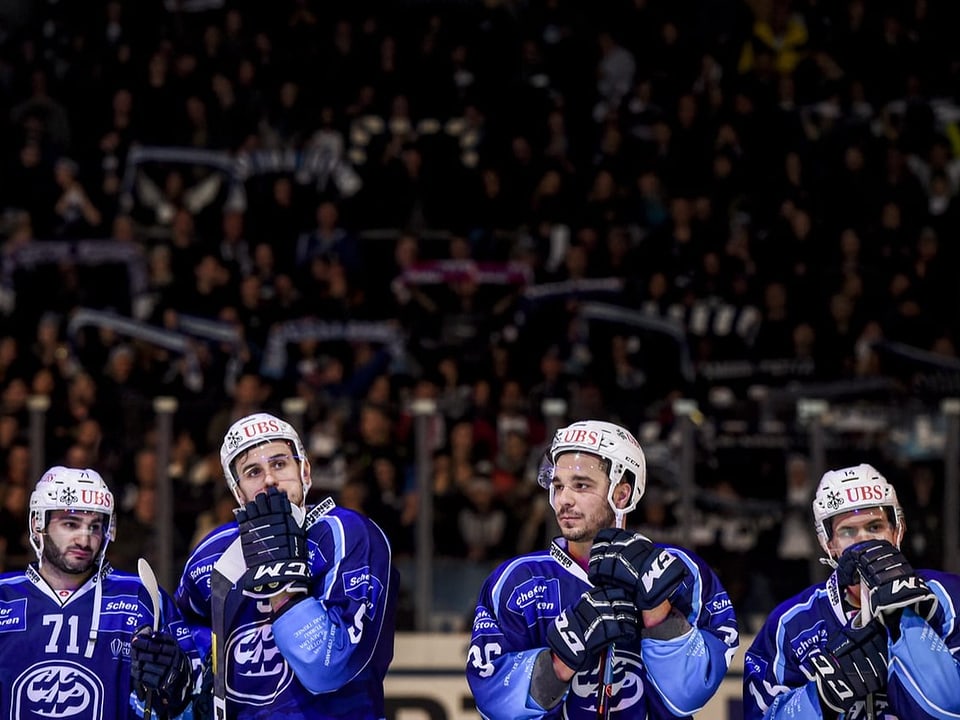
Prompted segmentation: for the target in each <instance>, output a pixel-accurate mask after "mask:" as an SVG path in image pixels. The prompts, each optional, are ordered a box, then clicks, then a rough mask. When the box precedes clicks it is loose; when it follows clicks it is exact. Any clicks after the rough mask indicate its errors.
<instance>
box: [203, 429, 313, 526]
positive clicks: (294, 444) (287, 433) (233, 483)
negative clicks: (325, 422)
mask: <svg viewBox="0 0 960 720" xmlns="http://www.w3.org/2000/svg"><path fill="white" fill-rule="evenodd" d="M275 440H280V441H283V442H286V443H288V444H289V445H290V448H291V450H292V451H293V454H294V457H295V459H297V460H299V461H300V482H301V485H302V487H303V502H304V503H306V499H307V493H308V492H309V491H310V484H311V480H310V475H309V474H307V473H305V472H304V463H305V462H306V460H307V451H306V448H304V446H303V442H302V441H301V440H300V435H299V434H298V433H297V431H296V430H294V429H293V426H292V425H291V424H290V423H288V422H286V421H285V420H281V419H280V418H278V417H276V416H274V415H271V414H270V413H254V414H253V415H247V416H246V417H243V418H240V419H239V420H237V421H236V422H235V423H234V424H233V425H231V426H230V429H229V430H227V434H226V435H225V436H224V438H223V444H222V445H221V446H220V467H221V468H222V469H223V477H224V478H226V481H227V485H228V486H229V487H230V492H232V493H233V496H234V498H236V500H237V503H238V504H239V505H240V506H241V507H242V506H243V504H244V500H243V498H242V497H241V496H240V479H239V478H238V477H237V473H236V471H235V469H234V467H233V465H234V462H235V461H236V459H237V458H238V457H240V455H242V454H244V453H245V452H247V451H249V450H252V449H253V448H255V447H256V446H258V445H263V444H264V443H268V442H272V441H275Z"/></svg>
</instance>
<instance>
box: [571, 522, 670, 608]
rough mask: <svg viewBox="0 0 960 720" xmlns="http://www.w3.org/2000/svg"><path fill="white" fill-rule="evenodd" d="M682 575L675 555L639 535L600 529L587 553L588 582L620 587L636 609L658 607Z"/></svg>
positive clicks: (668, 595) (613, 529)
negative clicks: (588, 562) (626, 593)
mask: <svg viewBox="0 0 960 720" xmlns="http://www.w3.org/2000/svg"><path fill="white" fill-rule="evenodd" d="M686 574H687V568H686V566H685V565H684V564H683V562H681V561H680V559H679V558H677V556H676V555H674V554H673V553H671V552H670V551H669V550H667V549H665V548H658V547H657V546H656V545H654V544H653V543H652V542H650V541H649V540H648V539H647V538H645V537H644V536H643V535H640V534H639V533H632V532H627V531H626V530H618V529H615V528H607V529H605V530H601V531H600V532H599V533H597V537H596V538H594V541H593V547H592V548H591V550H590V570H589V576H590V582H592V583H593V584H594V585H603V586H606V587H610V586H614V587H619V588H623V589H624V590H626V591H627V592H628V593H630V594H631V597H632V598H633V601H634V602H635V603H636V606H637V609H638V610H653V609H654V608H655V607H657V606H658V605H660V604H661V603H662V602H663V601H664V600H666V599H668V598H669V597H670V595H671V594H672V593H673V591H674V590H676V589H677V587H678V586H679V585H680V583H682V582H683V579H684V577H686Z"/></svg>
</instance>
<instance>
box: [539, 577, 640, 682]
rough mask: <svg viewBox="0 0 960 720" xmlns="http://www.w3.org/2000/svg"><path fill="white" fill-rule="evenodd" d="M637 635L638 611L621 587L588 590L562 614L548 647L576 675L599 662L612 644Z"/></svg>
mask: <svg viewBox="0 0 960 720" xmlns="http://www.w3.org/2000/svg"><path fill="white" fill-rule="evenodd" d="M636 635H637V610H636V608H635V607H634V605H633V600H632V599H631V598H630V596H629V595H628V594H627V593H626V592H624V591H623V590H621V589H620V588H602V587H595V588H590V589H589V590H587V591H586V592H585V593H583V595H581V596H580V599H579V600H578V601H577V602H576V603H575V604H574V605H573V606H571V607H568V608H566V609H565V610H564V611H563V612H561V613H560V614H559V615H558V616H557V617H556V618H555V619H554V621H553V623H552V624H551V625H550V628H549V630H548V631H547V644H548V645H549V646H550V649H551V650H553V652H554V653H555V654H556V655H557V657H558V658H560V660H562V661H563V663H564V664H565V665H566V666H567V667H569V668H571V669H572V670H573V671H574V672H580V671H581V670H586V669H587V668H589V667H590V666H591V665H595V664H597V662H598V656H599V654H600V651H601V650H603V649H604V648H606V647H607V646H609V645H610V644H611V643H615V642H620V641H630V640H632V639H634V638H635V637H636Z"/></svg>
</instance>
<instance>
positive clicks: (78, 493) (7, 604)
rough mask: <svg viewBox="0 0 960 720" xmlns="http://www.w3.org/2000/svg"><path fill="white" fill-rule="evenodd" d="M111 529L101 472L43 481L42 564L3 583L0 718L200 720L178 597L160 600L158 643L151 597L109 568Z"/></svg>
mask: <svg viewBox="0 0 960 720" xmlns="http://www.w3.org/2000/svg"><path fill="white" fill-rule="evenodd" d="M115 519H116V517H115V514H114V502H113V495H112V493H111V492H110V490H109V489H108V488H107V486H106V484H105V483H104V481H103V478H101V477H100V475H99V473H97V472H95V471H94V470H89V469H85V470H82V469H75V468H66V467H61V466H56V467H52V468H50V469H49V470H47V471H46V472H45V473H44V474H43V476H42V477H41V478H40V479H39V480H38V481H37V485H36V489H35V490H34V491H33V494H32V495H31V496H30V517H29V531H30V544H31V545H32V546H33V548H34V550H35V551H36V554H37V562H36V563H35V564H34V563H31V564H30V565H29V566H28V567H27V569H26V571H24V572H18V573H8V574H5V575H3V576H0V657H2V658H3V660H2V662H0V688H2V692H0V716H2V717H5V718H39V717H48V718H74V719H77V720H81V719H82V720H93V719H95V718H96V719H97V720H101V719H102V720H117V719H123V718H137V717H143V716H144V712H145V709H146V708H145V705H146V704H148V703H149V705H150V712H151V713H152V714H153V716H155V717H158V718H174V717H178V716H180V717H184V718H189V717H191V716H192V708H191V706H190V701H191V700H192V698H193V690H194V687H195V686H196V681H197V679H198V677H199V668H200V657H199V655H198V654H197V650H196V647H195V645H194V643H193V640H192V638H191V636H190V633H189V631H188V630H187V628H186V627H185V626H184V624H183V620H182V619H181V617H180V613H179V612H178V611H177V609H176V607H175V606H174V604H173V601H172V600H171V598H170V596H169V595H167V594H166V593H165V592H164V591H163V590H160V619H159V622H160V627H161V629H160V630H159V631H158V632H153V630H152V627H153V624H154V621H155V618H154V610H153V607H154V605H153V601H152V598H151V596H150V593H149V592H148V590H147V589H146V588H145V587H144V585H143V584H142V583H141V582H140V578H138V577H137V576H136V575H131V574H128V573H121V572H116V571H114V570H113V569H112V568H111V567H110V565H109V563H108V562H107V561H106V560H105V554H106V549H107V545H109V543H110V541H111V540H112V539H113V533H114V528H115V526H116V523H115ZM135 633H136V634H135ZM175 638H176V639H175ZM131 641H132V642H131Z"/></svg>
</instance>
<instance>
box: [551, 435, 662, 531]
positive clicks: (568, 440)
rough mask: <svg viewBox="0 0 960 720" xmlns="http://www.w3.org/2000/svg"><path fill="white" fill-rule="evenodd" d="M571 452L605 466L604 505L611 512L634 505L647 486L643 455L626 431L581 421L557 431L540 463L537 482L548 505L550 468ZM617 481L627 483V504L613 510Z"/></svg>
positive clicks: (629, 509)
mask: <svg viewBox="0 0 960 720" xmlns="http://www.w3.org/2000/svg"><path fill="white" fill-rule="evenodd" d="M573 452H579V453H586V454H588V455H594V456H596V457H598V458H601V459H602V460H605V461H607V462H608V463H609V465H610V469H609V470H608V472H607V476H608V477H609V478H610V487H609V488H608V489H607V502H609V503H610V507H611V508H613V510H614V512H622V513H628V512H630V511H631V510H633V509H634V508H635V507H636V506H637V503H639V502H640V498H641V497H643V491H644V489H645V488H646V486H647V461H646V459H645V458H644V456H643V449H641V447H640V443H638V442H637V439H636V438H635V437H634V436H633V435H631V434H630V433H629V432H628V431H627V430H625V429H624V428H622V427H620V426H619V425H615V424H614V423H609V422H603V421H601V420H581V421H579V422H575V423H573V424H572V425H568V426H567V427H562V428H560V429H558V430H557V432H556V434H555V435H554V436H553V442H552V443H551V444H550V449H549V450H548V451H547V454H546V457H545V458H544V463H543V464H541V467H540V472H538V473H537V482H539V483H540V485H541V486H543V487H545V488H548V489H550V491H551V498H550V499H551V502H552V500H553V497H552V492H553V489H552V488H553V469H554V467H555V466H556V464H557V458H559V457H560V456H561V455H563V454H565V453H573ZM628 473H629V474H628ZM621 482H630V483H632V488H633V490H632V492H631V494H630V501H629V502H628V503H627V506H626V507H624V508H618V507H616V504H615V503H614V501H613V491H614V488H616V486H617V485H619V484H620V483H621Z"/></svg>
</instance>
